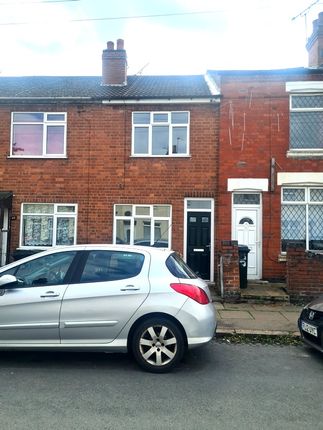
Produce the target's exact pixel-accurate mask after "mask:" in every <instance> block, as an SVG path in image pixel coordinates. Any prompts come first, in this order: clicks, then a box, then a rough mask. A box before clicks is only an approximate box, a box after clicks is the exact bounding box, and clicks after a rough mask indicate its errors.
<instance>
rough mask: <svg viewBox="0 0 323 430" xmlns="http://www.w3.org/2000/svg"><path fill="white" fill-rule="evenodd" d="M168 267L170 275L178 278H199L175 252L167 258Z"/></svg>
mask: <svg viewBox="0 0 323 430" xmlns="http://www.w3.org/2000/svg"><path fill="white" fill-rule="evenodd" d="M166 266H167V268H168V270H169V271H170V273H171V274H172V275H174V276H176V277H177V278H184V279H195V278H197V275H196V274H195V273H194V272H193V270H192V269H191V268H190V267H188V265H187V264H186V263H185V262H184V261H183V260H182V258H181V257H180V256H179V255H178V254H176V253H175V252H174V253H173V254H171V255H170V256H169V257H168V258H167V260H166Z"/></svg>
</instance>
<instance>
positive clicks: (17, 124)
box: [10, 112, 66, 158]
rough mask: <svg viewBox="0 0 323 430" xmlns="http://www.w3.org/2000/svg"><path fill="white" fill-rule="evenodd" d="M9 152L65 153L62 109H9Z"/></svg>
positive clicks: (20, 154)
mask: <svg viewBox="0 0 323 430" xmlns="http://www.w3.org/2000/svg"><path fill="white" fill-rule="evenodd" d="M11 119H12V120H11V143H10V156H11V157H20V158H28V157H29V158H37V157H38V158H46V157H47V158H60V157H65V156H66V113H65V112H12V116H11Z"/></svg>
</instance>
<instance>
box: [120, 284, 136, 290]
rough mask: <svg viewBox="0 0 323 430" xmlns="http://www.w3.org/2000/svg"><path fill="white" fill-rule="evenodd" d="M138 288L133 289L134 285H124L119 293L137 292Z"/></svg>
mask: <svg viewBox="0 0 323 430" xmlns="http://www.w3.org/2000/svg"><path fill="white" fill-rule="evenodd" d="M138 290H140V288H138V287H135V286H134V285H126V286H125V287H124V288H120V291H138Z"/></svg>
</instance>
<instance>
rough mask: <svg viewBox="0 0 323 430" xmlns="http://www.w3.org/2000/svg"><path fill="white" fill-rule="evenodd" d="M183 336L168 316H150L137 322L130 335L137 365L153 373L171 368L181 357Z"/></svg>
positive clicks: (183, 347) (183, 345)
mask: <svg viewBox="0 0 323 430" xmlns="http://www.w3.org/2000/svg"><path fill="white" fill-rule="evenodd" d="M184 352H185V341H184V336H183V333H182V331H181V330H180V328H179V327H178V325H177V324H176V323H174V322H173V321H171V320H170V319H168V318H162V317H156V318H150V319H148V320H145V321H143V322H142V323H141V324H139V325H138V326H137V327H136V328H135V331H134V333H133V337H132V353H133V356H134V358H135V360H136V361H137V363H138V364H139V366H140V367H141V368H142V369H144V370H146V371H148V372H153V373H164V372H168V371H170V370H171V369H173V368H174V367H175V366H176V365H177V364H178V363H179V361H180V360H181V359H182V358H183V355H184Z"/></svg>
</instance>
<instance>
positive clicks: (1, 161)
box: [0, 104, 219, 252]
mask: <svg viewBox="0 0 323 430" xmlns="http://www.w3.org/2000/svg"><path fill="white" fill-rule="evenodd" d="M23 110H26V111H61V112H67V123H68V125H67V159H14V158H8V155H9V149H10V121H11V112H12V111H23ZM133 110H146V111H147V110H158V111H163V110H188V111H190V153H191V156H190V157H185V158H145V157H140V158H137V157H136V158H135V157H131V131H132V130H131V113H132V111H133ZM218 113H219V110H218V107H217V106H216V105H213V104H195V105H187V104H185V105H173V104H172V105H168V106H167V105H165V104H162V105H158V106H157V105H155V106H153V105H148V106H143V105H140V106H138V105H136V106H129V105H127V106H110V105H101V104H98V105H94V104H93V105H83V106H76V105H71V104H57V105H45V104H43V105H28V106H26V105H15V106H4V105H2V106H0V148H1V154H2V156H1V157H0V180H1V190H10V191H13V193H14V198H13V220H12V239H11V245H12V246H11V248H12V250H14V249H15V248H16V247H17V246H18V239H19V228H20V210H21V203H23V202H48V203H50V202H57V203H60V202H65V203H78V205H79V206H78V229H77V234H78V237H77V242H78V243H86V242H89V243H95V242H99V243H104V242H111V241H112V234H113V205H114V204H115V203H126V202H129V203H134V204H135V203H145V204H154V203H155V204H157V203H159V204H170V205H172V208H173V218H172V221H173V225H172V245H173V247H174V248H175V249H177V250H178V251H180V252H183V219H184V198H185V197H189V196H191V197H194V196H195V197H197V196H200V195H201V194H203V195H204V196H206V197H212V196H214V195H215V190H216V186H217V183H216V181H217V155H218V154H217V150H218V124H219V120H218Z"/></svg>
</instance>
